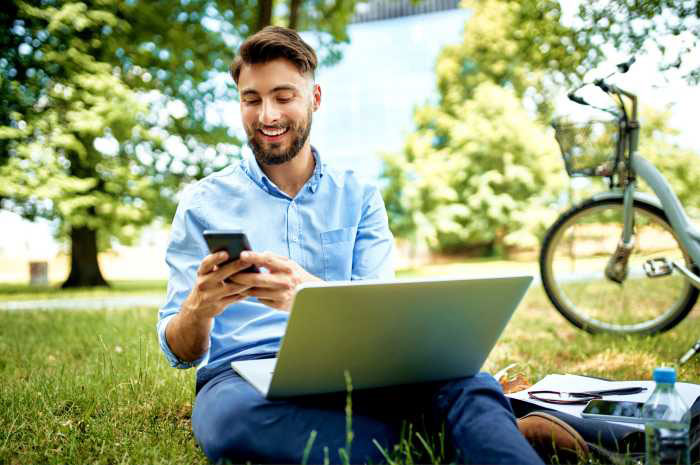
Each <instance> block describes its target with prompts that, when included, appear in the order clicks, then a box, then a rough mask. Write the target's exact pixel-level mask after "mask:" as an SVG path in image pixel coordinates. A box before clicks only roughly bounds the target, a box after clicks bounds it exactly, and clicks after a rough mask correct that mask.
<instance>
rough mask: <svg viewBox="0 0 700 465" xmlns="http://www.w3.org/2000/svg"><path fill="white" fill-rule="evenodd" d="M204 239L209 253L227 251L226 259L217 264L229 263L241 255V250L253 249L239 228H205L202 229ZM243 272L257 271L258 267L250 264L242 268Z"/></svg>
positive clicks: (258, 270)
mask: <svg viewBox="0 0 700 465" xmlns="http://www.w3.org/2000/svg"><path fill="white" fill-rule="evenodd" d="M203 234H204V240H205V241H206V242H207V246H209V251H210V252H211V253H216V252H220V251H222V250H225V251H226V252H227V253H228V257H229V258H228V260H226V261H225V262H224V263H222V264H221V265H219V266H223V265H226V264H227V263H231V262H232V261H234V260H238V258H239V257H240V256H241V252H243V251H244V250H253V249H252V248H251V247H250V242H248V237H246V235H245V233H244V232H243V231H241V230H239V229H227V230H213V229H207V230H206V231H204V233H203ZM242 272H243V273H259V272H260V269H259V268H258V267H257V266H255V265H250V267H248V268H246V269H245V270H242Z"/></svg>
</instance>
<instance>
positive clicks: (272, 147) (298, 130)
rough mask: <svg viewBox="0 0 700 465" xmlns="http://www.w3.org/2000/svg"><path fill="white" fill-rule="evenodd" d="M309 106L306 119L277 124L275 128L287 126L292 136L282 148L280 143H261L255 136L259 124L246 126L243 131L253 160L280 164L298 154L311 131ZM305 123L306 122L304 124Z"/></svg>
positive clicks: (259, 162)
mask: <svg viewBox="0 0 700 465" xmlns="http://www.w3.org/2000/svg"><path fill="white" fill-rule="evenodd" d="M312 114H313V112H312V111H311V108H309V111H308V114H307V116H306V121H298V122H296V123H294V124H289V125H284V124H283V125H278V126H276V127H277V128H280V127H281V128H284V127H285V126H287V127H288V130H287V131H288V132H289V133H290V134H291V136H292V141H291V143H290V144H289V148H288V149H287V150H284V149H283V148H282V144H281V143H277V142H275V143H271V144H265V143H261V142H260V141H259V140H258V139H257V138H256V135H257V130H258V129H260V125H259V124H256V125H255V126H251V127H246V128H245V131H246V134H247V135H248V146H249V147H250V149H251V150H252V151H253V155H255V160H257V162H258V164H260V165H281V164H282V163H287V162H288V161H290V160H292V159H293V158H294V157H296V156H297V155H299V152H301V148H302V147H303V146H304V144H306V141H307V139H308V138H309V134H310V133H311V120H312ZM305 123H306V124H305Z"/></svg>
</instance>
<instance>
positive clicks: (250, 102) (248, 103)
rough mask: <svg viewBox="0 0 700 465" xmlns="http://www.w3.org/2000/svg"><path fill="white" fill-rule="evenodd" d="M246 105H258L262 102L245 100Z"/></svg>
mask: <svg viewBox="0 0 700 465" xmlns="http://www.w3.org/2000/svg"><path fill="white" fill-rule="evenodd" d="M243 102H244V103H245V104H246V105H257V104H258V103H260V100H258V99H250V100H244V101H243Z"/></svg>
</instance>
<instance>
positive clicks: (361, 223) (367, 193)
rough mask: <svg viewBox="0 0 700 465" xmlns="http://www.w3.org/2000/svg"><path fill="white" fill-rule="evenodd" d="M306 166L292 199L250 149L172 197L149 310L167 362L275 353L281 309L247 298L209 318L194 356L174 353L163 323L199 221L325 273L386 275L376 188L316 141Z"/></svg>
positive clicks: (198, 257) (192, 261) (199, 240)
mask: <svg viewBox="0 0 700 465" xmlns="http://www.w3.org/2000/svg"><path fill="white" fill-rule="evenodd" d="M312 153H313V155H314V157H315V160H316V166H315V168H314V172H313V175H312V176H311V178H310V179H309V180H308V181H307V182H306V184H305V185H304V187H303V188H302V189H301V190H300V191H299V193H298V194H297V195H296V197H294V198H291V197H289V196H288V195H287V194H285V193H284V192H282V191H281V190H280V189H278V188H277V186H275V184H274V183H273V182H272V181H270V179H269V178H268V177H267V176H266V175H265V173H263V171H262V170H261V169H260V167H259V166H258V163H257V161H256V160H255V157H253V156H252V155H251V156H249V157H247V158H244V159H243V160H242V161H241V162H240V164H235V165H232V166H229V167H228V168H226V169H224V170H222V171H219V172H217V173H214V174H211V175H209V176H207V177H206V178H204V179H202V180H201V181H199V182H197V183H196V184H194V185H192V186H190V187H188V188H187V189H186V190H185V192H184V193H183V196H182V198H181V200H180V203H179V204H178V208H177V212H176V213H175V218H174V219H173V224H172V229H171V232H170V243H169V244H168V249H167V252H166V262H167V264H168V267H169V270H170V276H169V279H168V293H167V298H166V303H165V305H163V307H162V308H161V309H160V312H159V314H158V317H159V318H158V324H157V330H158V339H159V342H160V347H161V349H162V350H163V352H164V353H165V356H166V358H167V359H168V361H169V362H170V364H171V365H172V366H174V367H178V368H189V367H192V366H197V369H198V376H199V375H200V373H203V374H205V375H206V372H214V371H218V369H221V367H222V366H224V365H225V366H228V365H229V362H231V361H232V360H236V359H245V358H255V357H256V356H261V355H264V354H270V353H275V352H277V350H278V349H279V343H280V339H281V337H282V335H283V334H284V331H285V327H286V324H287V319H288V316H289V314H288V313H287V312H283V311H279V310H275V309H273V308H270V307H268V306H266V305H263V304H261V303H259V302H258V301H257V300H256V299H255V298H249V299H247V300H244V301H242V302H238V303H235V304H233V305H230V306H229V307H227V308H226V309H225V310H224V311H223V312H222V313H221V314H219V315H218V316H216V318H215V319H214V325H213V327H212V330H211V333H210V336H209V338H210V345H209V350H208V351H207V352H206V353H205V354H204V355H203V356H202V357H201V358H199V359H197V360H195V361H193V362H186V361H183V360H180V359H178V357H177V356H175V355H174V354H173V352H172V351H171V350H170V347H169V346H168V342H167V340H166V338H165V328H166V326H167V324H168V322H169V321H170V319H171V318H173V317H174V316H175V315H176V314H177V312H179V311H180V306H181V305H182V302H183V301H184V300H185V298H186V297H187V296H188V295H189V293H190V291H191V290H192V287H193V285H194V282H195V278H196V273H197V268H198V267H199V264H200V262H201V261H202V259H203V258H204V257H205V256H206V255H208V254H209V250H208V249H207V246H206V243H205V242H204V237H203V236H202V232H203V231H204V230H205V229H242V230H243V231H245V232H246V234H247V236H248V239H249V240H250V243H251V246H252V248H253V250H255V251H271V252H273V253H276V254H278V255H284V256H286V257H289V258H290V259H292V260H293V261H295V262H296V263H298V264H299V265H301V266H302V267H303V268H304V269H305V270H306V271H308V272H309V273H311V274H313V275H315V276H318V277H320V278H322V279H323V280H325V281H336V280H357V279H389V278H393V276H394V270H393V265H392V258H393V248H394V240H393V237H392V235H391V232H390V230H389V225H388V221H387V215H386V209H385V207H384V202H383V200H382V197H381V195H380V193H379V191H378V190H377V188H376V187H374V186H372V185H370V184H367V183H364V182H361V181H360V180H359V179H358V178H357V176H356V175H355V174H354V173H353V172H352V171H344V172H340V171H335V170H333V169H331V168H330V167H328V166H327V165H326V164H324V163H323V162H322V160H321V158H320V156H319V154H318V152H317V151H316V150H315V149H312Z"/></svg>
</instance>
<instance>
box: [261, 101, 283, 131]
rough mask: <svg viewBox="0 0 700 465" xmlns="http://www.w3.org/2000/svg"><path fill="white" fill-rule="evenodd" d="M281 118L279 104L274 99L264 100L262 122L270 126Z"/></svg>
mask: <svg viewBox="0 0 700 465" xmlns="http://www.w3.org/2000/svg"><path fill="white" fill-rule="evenodd" d="M279 118H280V112H279V109H278V108H277V105H275V103H274V102H273V101H270V100H263V102H262V108H261V109H260V115H259V120H260V123H261V124H264V125H268V126H269V125H272V124H274V123H276V122H277V121H278V120H279Z"/></svg>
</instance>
